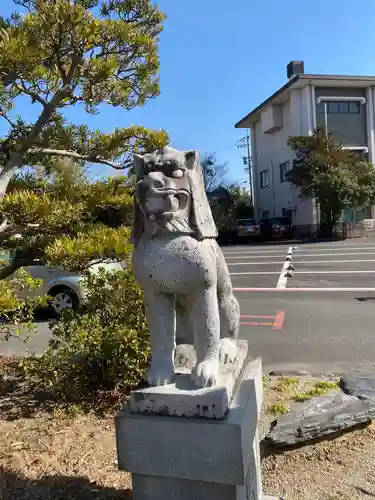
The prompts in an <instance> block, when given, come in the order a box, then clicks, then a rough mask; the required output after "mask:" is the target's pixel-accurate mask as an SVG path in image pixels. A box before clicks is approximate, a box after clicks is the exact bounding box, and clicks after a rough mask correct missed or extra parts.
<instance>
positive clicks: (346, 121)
mask: <svg viewBox="0 0 375 500" xmlns="http://www.w3.org/2000/svg"><path fill="white" fill-rule="evenodd" d="M322 96H324V97H329V96H334V97H341V96H342V97H366V89H364V88H330V87H316V88H315V98H316V99H317V98H318V97H322ZM359 109H360V113H359V114H351V113H348V114H346V113H345V114H343V113H337V114H336V113H334V114H330V113H328V114H327V124H328V131H329V132H331V133H332V134H333V136H334V138H335V139H336V140H337V142H340V143H341V142H342V143H343V144H344V145H345V146H351V147H355V146H357V147H367V143H368V141H367V121H366V104H360V108H359ZM316 121H317V125H318V126H320V127H324V126H325V114H324V103H320V104H316Z"/></svg>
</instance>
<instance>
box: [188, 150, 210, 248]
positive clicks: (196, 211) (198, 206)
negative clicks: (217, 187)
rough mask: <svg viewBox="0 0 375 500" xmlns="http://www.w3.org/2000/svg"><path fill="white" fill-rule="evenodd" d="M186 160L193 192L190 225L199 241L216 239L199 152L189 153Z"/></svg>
mask: <svg viewBox="0 0 375 500" xmlns="http://www.w3.org/2000/svg"><path fill="white" fill-rule="evenodd" d="M185 158H186V168H187V173H188V176H189V183H190V190H191V213H190V225H191V227H192V228H193V229H195V231H196V235H197V239H198V240H203V239H205V238H216V237H217V229H216V226H215V222H214V219H213V217H212V213H211V208H210V205H209V203H208V199H207V195H206V191H205V189H204V181H203V174H202V166H201V162H200V156H199V152H198V151H188V152H186V153H185Z"/></svg>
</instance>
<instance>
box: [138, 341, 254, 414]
mask: <svg viewBox="0 0 375 500" xmlns="http://www.w3.org/2000/svg"><path fill="white" fill-rule="evenodd" d="M246 358H247V342H246V341H244V340H239V341H238V342H237V357H236V361H235V362H234V363H229V364H226V365H221V367H220V377H219V381H218V384H217V385H215V386H214V387H206V388H204V389H199V388H196V387H195V385H194V382H193V381H192V380H191V378H190V374H189V373H186V372H185V373H177V374H176V375H175V380H174V382H173V384H168V385H164V386H157V387H146V388H141V389H137V390H135V391H132V392H131V393H130V411H131V412H132V413H148V414H150V413H151V414H156V415H165V416H176V417H203V418H216V419H221V418H224V417H225V415H226V413H227V411H228V408H229V404H230V402H231V400H232V397H233V394H234V391H235V389H236V386H237V383H238V380H239V377H240V375H241V372H242V370H243V368H244V364H245V361H246ZM181 371H182V370H181Z"/></svg>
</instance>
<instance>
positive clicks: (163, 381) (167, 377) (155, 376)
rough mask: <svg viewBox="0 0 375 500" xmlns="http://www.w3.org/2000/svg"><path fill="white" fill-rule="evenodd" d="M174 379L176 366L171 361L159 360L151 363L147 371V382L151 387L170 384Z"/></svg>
mask: <svg viewBox="0 0 375 500" xmlns="http://www.w3.org/2000/svg"><path fill="white" fill-rule="evenodd" d="M173 377H174V365H173V363H171V361H170V360H169V359H168V360H165V359H162V358H157V359H154V360H152V361H151V365H150V367H149V369H148V370H147V382H148V384H149V385H151V386H157V385H167V384H170V383H171V382H172V380H173Z"/></svg>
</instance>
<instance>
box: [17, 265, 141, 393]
mask: <svg viewBox="0 0 375 500" xmlns="http://www.w3.org/2000/svg"><path fill="white" fill-rule="evenodd" d="M84 286H85V288H86V290H87V295H86V297H85V301H84V303H83V305H82V306H81V308H80V310H78V311H65V312H64V314H63V316H62V317H61V319H60V320H59V321H58V322H57V323H56V324H55V325H54V326H53V333H54V339H53V340H51V341H50V344H49V347H48V349H47V350H46V352H45V353H44V354H43V356H42V357H40V358H39V359H38V358H28V359H27V360H26V361H25V368H26V370H27V371H28V373H29V374H33V375H37V376H38V377H39V378H41V379H42V380H43V382H44V383H45V386H46V387H48V388H49V390H51V391H52V392H54V393H56V394H58V395H59V396H61V397H62V398H63V399H68V400H71V399H74V400H76V399H77V398H82V397H87V396H89V397H91V398H92V397H94V398H95V397H97V396H98V391H99V392H100V391H119V390H120V391H121V393H123V391H126V390H128V389H129V387H131V386H133V385H135V384H137V383H138V382H139V381H140V380H141V379H142V377H143V374H144V371H145V369H146V367H147V364H148V360H149V356H150V346H149V340H148V330H147V325H146V320H145V316H144V304H143V294H142V291H141V290H140V288H139V287H138V285H137V283H136V281H135V279H134V276H133V274H132V271H131V269H124V270H120V271H104V270H103V269H101V270H100V271H99V272H97V273H93V272H91V273H86V274H85V275H84Z"/></svg>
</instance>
